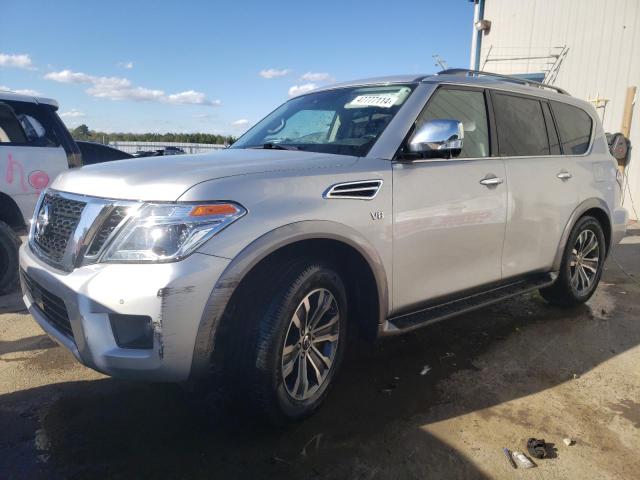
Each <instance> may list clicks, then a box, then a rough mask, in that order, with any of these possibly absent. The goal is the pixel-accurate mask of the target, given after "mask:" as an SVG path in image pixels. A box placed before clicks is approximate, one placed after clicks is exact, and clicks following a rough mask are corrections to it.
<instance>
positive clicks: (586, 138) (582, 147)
mask: <svg viewBox="0 0 640 480" xmlns="http://www.w3.org/2000/svg"><path fill="white" fill-rule="evenodd" d="M551 108H552V109H553V113H554V115H555V117H556V121H557V123H558V130H559V131H560V141H561V142H562V149H563V151H564V154H565V155H582V154H583V153H586V151H587V150H588V149H589V144H590V142H591V128H592V120H591V117H590V116H589V115H588V114H587V112H585V111H584V110H582V109H581V108H578V107H574V106H573V105H567V104H566V103H560V102H551Z"/></svg>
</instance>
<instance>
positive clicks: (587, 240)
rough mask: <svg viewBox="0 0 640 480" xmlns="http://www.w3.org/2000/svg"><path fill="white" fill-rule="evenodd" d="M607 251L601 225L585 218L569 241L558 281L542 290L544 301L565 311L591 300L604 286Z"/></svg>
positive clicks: (594, 219) (572, 233)
mask: <svg viewBox="0 0 640 480" xmlns="http://www.w3.org/2000/svg"><path fill="white" fill-rule="evenodd" d="M606 249H607V247H606V243H605V238H604V232H603V231H602V226H601V225H600V222H599V221H598V220H597V219H596V218H594V217H591V216H585V217H582V218H581V219H580V220H578V222H577V223H576V225H575V226H574V227H573V230H572V231H571V235H569V239H568V240H567V245H566V247H565V251H564V254H563V256H562V264H561V266H560V272H559V275H558V279H557V280H556V282H555V283H554V284H553V285H551V286H550V287H546V288H543V289H541V290H540V294H541V295H542V297H543V298H544V299H545V300H547V301H548V302H549V303H552V304H554V305H560V306H564V307H572V306H575V305H579V304H581V303H584V302H586V301H587V300H589V299H590V298H591V296H592V295H593V294H594V292H595V291H596V288H597V286H598V283H599V282H600V278H601V276H602V269H603V267H604V260H605V256H606Z"/></svg>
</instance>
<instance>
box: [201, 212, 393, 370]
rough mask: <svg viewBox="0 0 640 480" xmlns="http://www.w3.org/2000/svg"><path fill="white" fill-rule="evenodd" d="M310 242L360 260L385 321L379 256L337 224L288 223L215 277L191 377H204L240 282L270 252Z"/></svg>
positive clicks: (386, 302)
mask: <svg viewBox="0 0 640 480" xmlns="http://www.w3.org/2000/svg"><path fill="white" fill-rule="evenodd" d="M311 239H330V240H336V241H339V242H342V243H345V244H347V245H349V246H350V247H352V248H354V249H355V250H356V251H358V252H359V253H360V254H361V255H362V256H363V258H364V259H365V260H366V261H367V263H368V264H369V267H370V268H371V271H372V272H373V275H374V277H375V280H376V285H377V289H378V302H379V305H378V312H379V318H378V321H379V323H382V322H383V321H384V320H385V319H386V316H387V313H388V306H389V290H388V285H387V275H386V271H385V268H384V264H383V262H382V259H381V258H380V255H379V254H378V252H377V251H376V249H375V248H374V247H373V246H372V245H371V244H370V243H369V241H368V240H367V239H366V238H364V237H363V236H362V235H361V234H360V233H358V232H357V231H356V230H354V229H353V228H351V227H349V226H347V225H344V224H341V223H337V222H332V221H326V220H309V221H300V222H295V223H290V224H288V225H284V226H281V227H278V228H276V229H274V230H271V231H269V232H268V233H265V234H264V235H262V236H261V237H259V238H258V239H256V240H254V241H253V242H252V243H250V244H249V245H247V246H246V247H245V248H244V249H243V250H242V251H241V252H240V253H239V254H238V255H236V257H235V258H234V259H233V260H232V261H231V263H229V265H228V266H227V268H226V269H225V270H224V272H223V273H222V275H221V276H220V277H219V279H218V281H217V282H216V284H215V286H214V288H213V290H212V291H211V294H210V295H209V300H208V302H207V305H206V307H205V309H204V313H203V315H202V318H201V320H200V326H199V328H198V333H197V336H196V342H195V347H194V355H193V362H192V367H191V375H192V377H199V376H202V375H204V374H206V373H207V371H208V369H209V361H210V355H211V351H212V350H211V349H212V348H213V345H215V337H216V332H217V329H218V326H219V324H220V320H221V318H222V316H223V314H224V311H225V309H226V307H227V304H228V303H229V300H230V299H231V297H232V295H233V293H234V292H235V290H236V288H237V287H238V285H240V282H241V281H242V279H243V278H245V276H246V275H247V274H248V273H249V272H250V271H251V270H252V269H253V267H255V266H256V265H257V264H258V263H259V262H260V261H261V260H263V259H264V258H266V257H267V256H268V255H270V254H272V253H273V252H275V251H277V250H279V249H281V248H283V247H285V246H287V245H290V244H293V243H296V242H299V241H303V240H311Z"/></svg>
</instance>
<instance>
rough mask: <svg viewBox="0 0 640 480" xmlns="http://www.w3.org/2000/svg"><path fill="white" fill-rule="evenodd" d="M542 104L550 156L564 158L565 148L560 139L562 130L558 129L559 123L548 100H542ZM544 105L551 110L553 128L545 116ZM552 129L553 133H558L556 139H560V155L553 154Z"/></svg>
mask: <svg viewBox="0 0 640 480" xmlns="http://www.w3.org/2000/svg"><path fill="white" fill-rule="evenodd" d="M540 103H542V117H543V118H544V123H545V125H546V127H547V140H548V141H549V155H550V156H552V157H557V156H564V146H563V145H562V139H561V138H560V130H559V129H558V122H557V120H556V117H555V116H554V115H553V110H552V109H551V102H550V101H549V100H547V99H541V102H540ZM544 105H546V106H547V108H548V109H549V115H551V123H552V125H551V127H549V125H548V124H547V116H546V115H545V114H544ZM550 128H553V131H554V132H556V138H557V139H558V147H559V149H560V154H554V153H551V136H550V135H551V132H550Z"/></svg>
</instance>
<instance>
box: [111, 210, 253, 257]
mask: <svg viewBox="0 0 640 480" xmlns="http://www.w3.org/2000/svg"><path fill="white" fill-rule="evenodd" d="M246 213H247V211H246V210H245V209H244V208H242V207H241V206H240V205H236V204H235V203H212V204H207V205H180V204H164V205H163V204H146V205H143V206H142V207H141V208H140V209H139V210H137V211H136V212H135V213H134V214H132V216H131V219H129V221H128V222H127V224H126V225H125V226H124V227H123V228H122V230H121V231H120V232H118V234H117V235H116V238H115V239H114V241H113V242H112V243H111V245H110V246H109V247H108V248H107V251H106V252H105V253H104V255H103V256H102V259H101V261H103V262H133V263H159V262H174V261H177V260H180V259H182V258H184V257H186V256H187V255H189V254H190V253H192V252H193V251H194V250H195V249H197V248H198V247H199V246H200V245H202V244H203V243H204V242H206V241H207V240H208V239H209V238H211V237H212V236H214V235H215V234H216V233H218V232H219V231H221V230H222V229H223V228H225V227H227V226H229V225H230V224H231V223H233V222H235V221H236V220H237V219H239V218H240V217H242V216H243V215H244V214H246Z"/></svg>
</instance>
